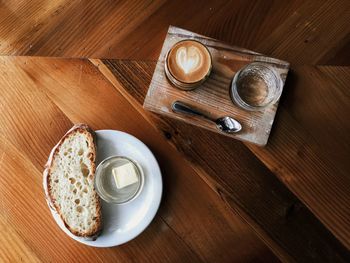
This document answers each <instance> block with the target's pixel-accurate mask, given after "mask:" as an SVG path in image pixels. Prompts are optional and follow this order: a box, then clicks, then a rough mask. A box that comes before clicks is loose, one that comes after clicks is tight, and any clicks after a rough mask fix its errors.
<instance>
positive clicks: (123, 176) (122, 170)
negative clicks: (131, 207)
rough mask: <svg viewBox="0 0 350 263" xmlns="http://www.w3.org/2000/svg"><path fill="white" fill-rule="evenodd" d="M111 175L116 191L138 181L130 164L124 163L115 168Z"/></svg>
mask: <svg viewBox="0 0 350 263" xmlns="http://www.w3.org/2000/svg"><path fill="white" fill-rule="evenodd" d="M112 173H113V177H114V182H115V184H116V186H117V188H118V189H120V188H124V187H126V186H128V185H131V184H134V183H137V182H138V181H139V178H138V176H137V174H136V170H135V167H134V165H133V164H132V163H126V164H124V165H121V166H118V167H115V168H113V169H112Z"/></svg>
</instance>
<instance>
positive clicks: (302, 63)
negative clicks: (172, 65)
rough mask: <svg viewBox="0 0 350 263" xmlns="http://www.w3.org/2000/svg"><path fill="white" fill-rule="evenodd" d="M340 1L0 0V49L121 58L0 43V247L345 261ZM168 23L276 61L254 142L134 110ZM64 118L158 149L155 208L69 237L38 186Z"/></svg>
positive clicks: (345, 74) (343, 10) (40, 254)
mask: <svg viewBox="0 0 350 263" xmlns="http://www.w3.org/2000/svg"><path fill="white" fill-rule="evenodd" d="M349 17H350V1H348V0H320V1H317V0H310V1H303V0H292V1H287V0H282V1H273V0H267V1H266V0H253V1H241V0H232V1H224V0H216V1H184V0H180V1H166V0H164V1H163V0H159V1H158V0H157V1H142V0H133V1H104V0H93V1H88V0H82V1H66V0H57V1H43V0H35V1H23V0H13V1H6V0H5V1H0V55H12V56H13V55H17V56H18V55H26V56H54V57H90V58H113V59H116V58H123V59H127V60H124V61H120V60H119V61H117V60H103V62H101V61H100V60H98V59H96V60H93V59H92V60H89V61H87V60H82V59H57V58H55V59H53V58H52V59H46V58H30V57H6V56H5V57H1V59H0V112H1V115H0V171H1V175H0V210H1V213H0V230H1V232H2V235H1V237H0V243H1V246H0V261H4V262H17V261H25V262H48V261H52V262H72V261H89V260H93V261H97V262H135V261H142V262H157V261H161V262H259V261H260V262H273V261H278V259H277V258H276V256H277V257H278V258H279V259H280V260H282V261H286V262H290V261H298V262H326V261H330V262H335V261H337V259H339V261H341V259H344V258H345V260H346V261H347V262H349V261H350V260H349V259H347V258H346V257H348V253H349V249H350V228H349V227H350V224H349V222H350V208H349V204H350V201H349V200H350V193H349V189H350V182H349V174H350V166H349V152H350V142H349V133H350V122H349V118H348V116H349V114H350V109H349V105H350V103H349V97H350V96H349V88H348V87H349V84H348V83H349V81H350V77H349V76H350V73H349V68H348V67H341V66H349V65H350V63H349V61H350V34H349V33H350V19H349ZM169 25H175V26H178V27H181V28H186V29H188V30H190V31H193V32H197V33H199V34H202V35H205V36H208V37H212V38H215V39H219V40H221V41H224V42H227V43H228V44H230V45H234V46H241V47H245V48H247V49H250V50H254V51H256V52H259V53H262V54H266V55H268V56H271V57H276V58H279V59H282V60H285V61H288V62H291V69H292V70H291V72H290V73H289V76H288V80H287V83H286V86H285V90H284V92H283V95H282V98H281V101H280V106H279V110H278V112H277V115H276V118H275V123H274V127H273V129H272V131H271V136H270V141H269V144H268V146H267V147H266V148H264V149H261V148H259V147H255V146H252V145H248V144H243V143H241V142H238V141H236V140H232V139H230V138H222V137H221V136H219V135H217V134H214V133H211V132H208V131H204V130H202V129H199V128H194V127H191V126H189V125H187V124H185V123H182V122H179V121H171V120H169V119H167V118H159V117H158V116H156V115H154V114H151V113H149V112H146V111H144V110H143V108H142V102H143V99H144V96H145V94H146V90H147V88H148V85H149V83H150V80H151V79H150V78H151V76H152V74H153V71H154V68H155V61H156V59H158V57H159V53H160V51H161V47H162V43H163V41H164V38H165V35H166V32H167V30H168V27H169ZM130 59H134V61H130ZM104 63H105V65H104ZM317 65H322V66H317ZM131 120H132V121H131ZM134 120H137V121H134ZM75 122H87V123H88V124H89V125H91V126H92V127H93V128H94V129H102V128H109V129H119V130H124V131H126V132H129V133H131V134H133V135H135V136H136V137H138V138H140V139H141V140H143V141H144V142H145V143H146V144H147V145H148V146H149V147H150V148H151V150H152V151H153V152H154V153H155V155H156V157H157V159H158V160H159V162H160V165H161V169H162V172H163V179H164V184H165V185H164V187H165V188H164V190H165V193H166V194H165V195H164V199H163V201H162V204H161V207H160V210H159V212H158V214H157V216H156V218H155V219H154V221H153V222H152V224H151V225H150V226H149V227H148V228H147V229H146V231H145V232H144V233H142V234H141V235H140V236H139V237H138V238H136V239H135V240H133V241H131V242H129V243H127V244H124V245H122V246H120V247H117V248H108V249H95V248H90V247H85V246H82V245H80V244H78V243H77V242H74V241H73V240H71V239H69V238H68V237H67V236H66V235H65V234H64V233H62V232H61V231H60V230H59V228H58V227H57V226H56V225H55V223H54V221H53V219H52V218H51V215H50V213H49V210H48V209H47V207H46V204H45V201H44V199H43V198H44V194H43V192H42V189H41V172H42V169H43V165H44V163H45V161H46V158H47V155H48V153H49V152H50V150H51V147H52V146H53V145H55V143H56V142H57V141H58V140H59V138H60V137H61V136H62V135H63V134H64V133H65V131H66V130H67V129H68V128H70V127H71V126H72V124H73V123H75ZM171 145H173V146H175V147H172V146H171ZM293 229H294V230H295V232H294V233H293V232H292V230H293ZM327 229H328V230H329V231H330V232H329V231H328V230H327ZM296 233H298V235H297V234H296ZM317 237H318V239H319V240H316V238H317ZM306 240H308V241H310V242H308V241H306ZM271 250H272V251H273V252H274V254H275V255H276V256H275V255H274V254H273V253H272V252H271ZM336 255H339V257H340V258H337V256H336ZM343 261H344V260H343Z"/></svg>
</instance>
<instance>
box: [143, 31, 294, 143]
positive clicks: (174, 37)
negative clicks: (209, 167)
mask: <svg viewBox="0 0 350 263" xmlns="http://www.w3.org/2000/svg"><path fill="white" fill-rule="evenodd" d="M186 39H194V40H196V41H199V42H201V43H202V44H204V45H205V46H206V47H207V48H208V50H209V52H210V54H211V59H212V63H213V69H212V72H211V74H210V76H209V77H208V79H207V80H206V81H205V82H204V83H203V84H201V85H200V86H199V87H197V88H196V89H194V90H190V91H183V90H180V89H178V88H176V87H174V85H172V84H171V82H170V81H169V80H168V78H167V76H166V74H165V70H164V65H165V63H166V62H165V61H166V56H167V53H168V52H169V50H170V49H171V47H172V46H173V45H174V44H175V43H177V42H179V41H183V40H186ZM252 62H259V63H263V64H264V65H267V66H269V67H271V68H273V70H274V71H275V72H276V74H278V76H279V77H281V82H282V87H281V92H282V91H283V86H284V83H285V81H286V78H287V74H288V70H289V63H288V62H285V61H281V60H278V59H275V58H270V57H266V56H264V55H262V54H258V53H256V52H253V51H249V50H246V49H244V48H240V47H234V46H230V45H227V44H225V43H223V42H221V41H219V40H216V39H211V38H207V37H205V36H201V35H198V34H196V33H194V32H190V31H188V30H184V29H181V28H178V27H174V26H170V27H169V30H168V32H167V35H166V38H165V40H164V44H163V48H162V51H161V53H160V55H159V58H158V62H157V65H156V68H155V70H154V73H153V76H152V80H151V83H150V85H149V88H148V92H147V95H146V97H145V99H144V103H143V107H144V108H145V109H147V110H150V111H153V112H155V113H158V114H162V115H164V116H167V117H170V118H174V119H178V120H182V121H185V122H187V123H189V124H192V125H196V126H198V127H202V128H205V129H208V130H210V131H213V132H217V133H220V134H222V135H225V136H229V137H232V138H235V139H238V140H242V141H247V142H251V143H253V144H256V145H259V146H264V145H266V143H267V140H268V138H269V135H270V131H271V127H272V124H273V120H274V118H275V114H276V111H277V107H278V102H279V100H277V101H276V102H274V103H272V104H271V105H268V106H267V107H266V108H264V109H262V110H258V111H247V110H243V109H242V108H240V107H239V106H237V105H236V104H234V103H232V98H231V97H232V96H231V95H230V85H231V82H232V79H233V76H235V74H236V73H237V72H238V71H239V70H240V69H241V68H242V67H244V66H246V65H248V64H249V63H252ZM177 100H179V101H181V102H183V103H186V104H187V105H191V107H193V108H196V109H199V110H200V111H202V112H205V113H206V114H207V115H208V116H209V117H210V118H212V119H219V118H222V117H224V116H232V117H233V118H234V119H235V120H237V121H238V122H239V123H240V124H241V125H242V130H241V131H240V132H238V133H223V132H221V131H220V130H219V129H218V128H217V126H216V124H215V123H214V122H208V121H207V120H203V119H201V118H198V117H193V116H189V115H184V114H179V113H175V112H173V110H172V104H173V103H174V102H175V101H177Z"/></svg>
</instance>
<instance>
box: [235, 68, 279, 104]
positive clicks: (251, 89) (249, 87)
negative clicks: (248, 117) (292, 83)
mask: <svg viewBox="0 0 350 263" xmlns="http://www.w3.org/2000/svg"><path fill="white" fill-rule="evenodd" d="M282 87H283V81H282V79H281V77H280V75H279V74H278V73H277V72H276V71H275V69H274V68H273V67H271V66H269V65H267V64H265V63H262V62H253V63H251V64H249V65H247V66H245V67H244V68H242V69H241V70H240V71H238V72H237V73H236V75H235V76H234V78H233V81H232V84H231V91H230V92H231V98H232V100H233V102H234V103H235V104H237V105H238V106H240V107H241V108H243V109H246V110H251V111H255V110H261V109H264V108H266V107H267V106H268V105H270V104H272V103H275V102H276V101H277V100H278V99H279V98H280V96H281V93H282Z"/></svg>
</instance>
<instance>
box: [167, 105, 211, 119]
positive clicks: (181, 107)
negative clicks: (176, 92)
mask: <svg viewBox="0 0 350 263" xmlns="http://www.w3.org/2000/svg"><path fill="white" fill-rule="evenodd" d="M171 108H172V110H173V111H174V112H179V113H184V114H188V115H192V116H199V117H202V118H205V119H207V120H210V121H214V120H212V119H211V118H210V117H209V116H207V115H205V114H204V113H202V112H200V111H198V110H195V109H193V108H191V107H190V106H188V105H186V104H185V103H183V102H181V101H175V102H173V104H172V105H171Z"/></svg>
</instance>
